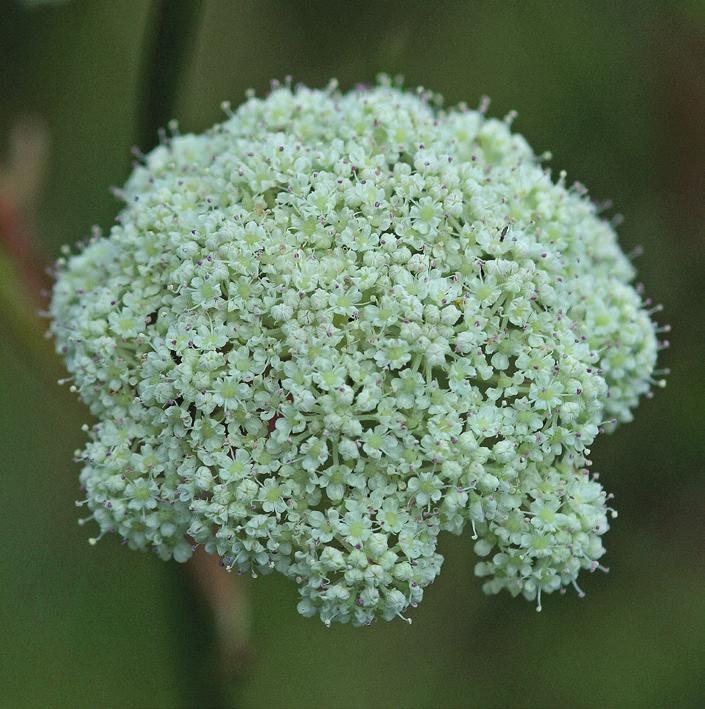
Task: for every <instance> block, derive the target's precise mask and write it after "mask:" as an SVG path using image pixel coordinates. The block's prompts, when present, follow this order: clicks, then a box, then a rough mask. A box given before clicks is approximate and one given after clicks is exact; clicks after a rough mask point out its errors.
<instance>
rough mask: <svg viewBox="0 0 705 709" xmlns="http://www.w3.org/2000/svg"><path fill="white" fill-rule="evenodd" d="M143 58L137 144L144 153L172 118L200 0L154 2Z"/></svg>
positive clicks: (196, 25)
mask: <svg viewBox="0 0 705 709" xmlns="http://www.w3.org/2000/svg"><path fill="white" fill-rule="evenodd" d="M153 7H154V11H153V12H154V20H153V24H152V26H151V27H150V28H149V29H148V32H149V34H150V37H149V39H148V42H147V47H146V51H145V56H144V65H143V66H144V68H143V70H142V88H141V96H140V104H139V105H140V110H139V119H138V120H139V125H138V129H137V130H138V136H137V137H138V145H139V146H140V148H141V149H142V150H143V151H145V152H147V151H149V150H151V149H152V148H153V147H154V146H155V145H156V143H157V137H158V131H159V129H160V128H163V127H164V126H166V124H167V123H168V122H169V120H171V119H172V118H173V117H174V109H175V106H176V98H177V92H178V89H179V88H180V86H181V83H182V81H183V74H184V70H185V68H186V66H187V63H188V59H189V56H190V54H191V49H192V47H193V45H194V42H195V39H196V36H197V34H198V27H199V18H200V15H201V13H202V9H203V3H202V2H201V0H156V1H155V2H154V3H153Z"/></svg>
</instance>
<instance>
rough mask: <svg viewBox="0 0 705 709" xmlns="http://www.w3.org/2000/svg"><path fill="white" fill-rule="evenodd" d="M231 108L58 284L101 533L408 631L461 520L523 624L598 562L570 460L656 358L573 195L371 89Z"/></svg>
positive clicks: (302, 603)
mask: <svg viewBox="0 0 705 709" xmlns="http://www.w3.org/2000/svg"><path fill="white" fill-rule="evenodd" d="M226 110H227V113H228V119H227V120H226V121H225V122H224V123H221V124H218V125H216V126H214V127H213V128H212V129H210V130H208V131H207V132H205V133H204V134H202V135H178V134H175V135H174V136H173V137H171V138H169V139H167V140H166V141H165V143H164V144H163V145H160V146H159V147H157V148H156V149H154V150H153V151H152V152H151V153H150V154H149V155H147V156H146V157H145V158H144V161H143V164H141V165H139V166H137V167H136V169H135V171H134V173H133V174H132V176H131V177H130V179H129V180H128V182H127V184H126V186H125V188H124V192H123V197H124V202H125V206H124V208H123V210H122V211H121V213H120V215H119V217H118V218H117V220H116V223H115V225H114V226H113V227H112V229H111V230H110V233H109V235H107V236H100V235H96V236H94V237H93V238H92V239H90V241H89V242H88V243H87V244H86V245H85V247H84V248H83V249H82V250H81V251H80V253H77V254H75V255H73V256H71V257H70V258H68V259H63V260H62V261H61V262H60V264H59V275H58V280H57V282H56V286H55V288H54V295H53V303H52V306H51V312H52V315H53V319H54V320H53V326H52V329H53V332H54V334H55V336H56V342H57V347H58V350H59V351H60V352H61V353H62V354H63V356H64V358H65V360H66V364H67V367H68V369H69V371H70V372H71V374H72V375H73V381H74V387H75V389H76V390H77V391H78V393H79V395H80V396H81V398H82V399H83V400H84V401H85V402H86V404H87V405H88V406H89V408H90V410H91V412H92V413H93V414H94V416H95V417H96V418H97V421H98V422H97V423H96V424H95V425H93V426H92V427H91V428H90V429H89V442H88V443H87V445H86V446H85V448H84V449H83V451H82V452H81V453H80V454H79V457H80V460H81V462H82V465H83V469H82V472H81V484H82V487H83V488H84V490H85V497H86V499H85V504H87V506H88V508H89V510H90V513H91V515H90V518H92V519H93V520H95V522H96V523H97V524H98V526H99V527H100V530H101V536H102V535H103V534H105V533H108V532H114V533H116V534H117V535H119V536H120V537H121V538H122V539H123V540H124V541H125V542H126V543H127V545H128V546H130V547H131V548H134V549H143V550H145V549H153V550H155V551H156V552H157V553H158V554H159V556H160V557H162V558H164V559H170V558H174V559H176V560H177V561H186V560H187V559H188V558H189V557H190V556H191V554H192V550H193V548H194V546H195V545H200V546H202V547H203V548H204V549H205V550H206V551H207V552H209V553H212V554H217V555H218V556H220V557H221V559H222V562H223V564H224V565H225V566H226V567H227V568H228V569H236V570H238V571H240V572H247V573H252V574H253V575H256V574H259V573H266V572H269V571H271V570H276V571H279V572H280V573H282V574H284V575H286V576H287V577H289V578H291V579H293V580H294V581H295V583H296V584H297V586H298V590H299V594H300V600H299V603H298V610H299V612H300V613H302V614H303V615H305V616H312V615H318V616H320V618H321V620H322V621H323V622H324V623H326V624H330V623H331V622H332V621H338V622H350V623H352V624H354V625H366V624H369V623H370V622H372V621H374V620H375V619H376V618H384V619H393V618H395V617H397V616H401V617H405V614H406V612H407V609H408V608H409V607H410V606H412V607H413V606H416V605H417V604H418V603H419V602H420V601H421V597H422V595H423V590H424V589H425V588H426V587H427V586H428V585H429V584H430V583H431V582H432V581H433V580H434V579H435V578H436V576H437V575H438V573H439V571H440V568H441V564H442V561H443V559H442V557H441V556H440V555H439V553H438V551H437V544H438V538H439V535H440V534H441V532H444V531H447V532H452V533H454V534H459V533H460V532H462V531H463V529H464V528H466V527H467V528H469V529H471V530H472V538H473V539H474V540H476V541H475V544H474V547H475V552H476V553H477V554H478V555H479V557H480V558H481V560H480V561H479V563H477V566H476V573H477V574H478V575H479V576H481V577H483V578H484V579H485V582H484V589H485V591H487V592H489V593H496V592H498V591H500V590H501V589H507V590H508V591H509V592H510V593H511V594H512V595H518V594H522V595H524V596H525V597H526V598H528V599H531V600H537V601H538V605H539V607H540V602H541V594H542V593H549V592H553V591H557V590H559V589H561V588H562V587H564V586H566V585H569V584H575V583H576V579H577V576H578V574H579V572H580V570H581V569H587V570H594V569H595V568H597V567H598V565H599V564H598V560H599V559H600V557H601V556H602V555H603V553H604V548H603V546H602V535H603V534H604V532H605V531H606V530H607V528H608V513H609V512H611V510H610V508H608V507H607V495H606V494H605V492H604V490H603V488H602V486H601V485H600V484H599V483H598V482H597V480H596V479H595V478H594V477H592V476H591V475H590V474H589V472H588V469H587V468H588V465H589V460H588V455H589V447H590V445H591V444H592V442H593V441H594V439H595V437H596V435H597V434H598V432H599V431H600V430H601V428H612V427H613V426H614V424H615V423H616V422H618V421H628V420H630V419H631V411H632V409H633V408H634V407H635V406H636V404H637V401H638V399H639V396H640V395H642V394H644V393H646V392H647V391H648V390H649V388H650V385H651V383H653V380H652V373H653V369H654V363H655V361H656V355H657V349H658V343H657V338H656V335H655V331H656V330H655V327H654V324H653V323H652V321H651V318H650V313H649V311H648V310H647V309H646V304H645V302H644V301H643V300H642V298H641V296H640V295H639V293H638V292H637V290H636V289H635V288H634V287H633V286H632V285H631V281H632V278H633V276H634V272H633V269H632V266H631V264H630V262H629V260H628V259H627V258H626V257H625V256H624V254H623V253H622V251H621V250H620V248H619V246H618V244H617V240H616V236H615V232H614V230H613V228H612V227H611V225H610V224H609V223H607V222H605V221H603V220H602V219H600V218H599V217H598V216H597V214H596V208H595V206H594V205H593V204H592V202H590V201H589V200H588V199H587V198H586V196H585V194H584V190H582V189H580V188H578V187H567V186H566V184H565V181H564V175H563V174H561V176H560V177H559V179H558V180H557V182H556V181H553V180H552V178H551V175H550V173H549V172H548V171H547V170H546V169H544V167H543V166H542V165H541V162H540V160H539V159H538V158H537V157H536V156H535V155H534V153H533V152H532V150H531V148H530V147H529V146H528V145H527V143H526V141H525V140H524V138H523V137H522V136H520V135H518V134H516V133H512V132H511V130H510V126H509V121H499V120H494V119H488V118H486V117H485V115H484V113H483V112H482V111H473V110H468V109H467V108H466V107H464V106H460V107H458V108H454V109H449V110H443V109H441V108H440V107H439V105H438V102H437V101H436V100H435V98H434V97H432V96H431V95H429V94H426V93H424V92H421V91H420V92H416V93H413V92H407V91H404V90H402V89H400V88H398V87H396V86H392V85H390V84H389V82H384V81H383V82H382V83H381V84H380V85H378V86H375V87H372V88H360V89H358V90H355V91H352V92H350V93H340V92H339V91H338V90H337V89H336V87H335V86H334V85H331V86H329V87H328V88H327V89H325V90H313V89H309V88H306V87H303V86H299V87H296V88H292V87H290V86H289V85H286V86H275V88H274V89H273V90H272V92H271V93H270V94H269V96H267V97H266V98H256V97H254V96H250V97H249V98H248V99H247V101H246V102H245V103H244V104H243V105H242V106H240V108H239V109H237V111H235V112H231V111H230V109H229V107H227V106H226ZM93 541H94V540H93ZM576 587H577V586H576Z"/></svg>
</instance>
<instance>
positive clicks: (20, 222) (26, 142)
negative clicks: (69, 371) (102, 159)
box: [0, 117, 68, 398]
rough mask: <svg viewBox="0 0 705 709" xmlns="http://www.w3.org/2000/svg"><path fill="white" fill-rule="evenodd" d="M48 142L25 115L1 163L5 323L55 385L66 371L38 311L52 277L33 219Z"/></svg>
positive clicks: (1, 313)
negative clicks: (47, 336) (48, 337)
mask: <svg viewBox="0 0 705 709" xmlns="http://www.w3.org/2000/svg"><path fill="white" fill-rule="evenodd" d="M48 142H49V141H48V137H47V132H46V129H45V127H44V125H43V124H42V123H41V122H40V121H38V120H37V119H35V118H31V117H27V118H23V119H21V120H19V121H18V122H17V124H16V125H15V127H14V128H13V129H12V130H11V131H10V133H9V135H8V140H7V150H6V156H5V159H4V160H3V163H2V165H0V328H1V329H2V334H3V336H5V337H6V338H7V340H9V341H10V342H11V343H14V346H15V347H16V348H17V350H18V351H19V352H21V353H22V358H23V361H25V362H26V363H28V364H29V365H30V367H31V370H32V372H33V374H35V375H37V376H39V377H40V378H43V379H45V380H46V381H48V382H49V381H50V382H51V383H52V384H53V383H55V382H56V380H57V378H58V377H60V376H61V374H62V372H63V370H62V368H61V366H60V364H59V361H58V358H57V357H56V355H55V354H54V352H53V347H52V346H51V343H50V342H49V341H48V340H47V338H46V337H45V330H46V325H45V322H44V321H42V320H41V319H40V318H39V317H38V315H37V310H38V309H40V308H41V307H43V306H44V305H45V304H46V303H45V301H46V289H47V288H48V286H49V278H48V276H47V273H46V270H45V259H44V258H43V257H42V256H41V255H40V253H39V248H38V242H37V239H36V235H35V229H34V220H33V214H34V211H35V208H36V204H37V202H38V199H39V194H40V192H41V186H42V182H43V176H44V169H45V166H46V161H47V153H48ZM67 398H68V397H67Z"/></svg>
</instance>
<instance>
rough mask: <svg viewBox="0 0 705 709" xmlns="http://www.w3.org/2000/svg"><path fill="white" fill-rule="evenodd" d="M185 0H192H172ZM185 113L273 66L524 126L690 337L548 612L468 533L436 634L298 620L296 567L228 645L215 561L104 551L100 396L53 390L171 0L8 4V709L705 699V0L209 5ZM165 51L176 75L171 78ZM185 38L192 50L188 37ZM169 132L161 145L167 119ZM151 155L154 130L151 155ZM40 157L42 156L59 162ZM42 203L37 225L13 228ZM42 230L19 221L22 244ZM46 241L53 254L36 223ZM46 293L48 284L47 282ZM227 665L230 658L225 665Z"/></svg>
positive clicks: (4, 192)
mask: <svg viewBox="0 0 705 709" xmlns="http://www.w3.org/2000/svg"><path fill="white" fill-rule="evenodd" d="M172 2H174V5H175V6H179V7H180V11H181V12H183V11H184V10H183V5H184V2H183V0H172ZM191 4H192V5H194V6H197V7H196V8H195V11H193V10H194V8H190V9H187V13H188V12H192V18H193V19H192V20H189V22H190V25H189V27H190V29H188V30H187V31H186V33H185V34H184V42H188V41H189V40H190V41H191V42H192V45H193V46H192V51H191V52H182V53H181V54H182V55H184V54H185V55H186V64H185V68H184V70H183V72H182V73H181V75H180V76H177V77H176V78H177V79H178V84H177V100H176V102H175V103H174V105H173V106H172V107H171V113H172V114H173V117H175V118H178V120H179V122H180V124H181V128H182V131H190V130H193V131H200V130H202V129H204V128H206V127H208V126H210V125H211V124H212V123H214V122H216V121H218V120H220V119H221V118H222V113H221V109H220V104H221V101H223V100H224V99H229V100H231V101H232V102H233V104H237V103H238V102H239V101H240V100H241V99H242V98H243V95H244V91H245V90H246V89H247V88H249V87H253V88H254V89H256V90H257V92H258V93H260V94H261V93H264V92H266V90H267V89H268V86H269V81H270V79H271V78H273V77H277V78H283V77H284V76H285V75H287V74H291V75H292V76H293V77H294V79H295V80H297V81H303V82H306V83H309V84H312V85H319V86H320V85H323V84H325V83H326V82H327V80H328V79H329V78H330V77H337V78H338V79H339V80H340V82H341V85H342V86H343V87H344V88H347V87H350V86H352V85H354V84H355V83H357V82H360V81H371V80H373V79H374V77H375V75H376V74H377V73H378V72H380V71H385V72H388V73H391V74H397V73H400V74H403V75H404V76H405V78H406V83H407V84H409V85H412V86H413V85H418V84H421V85H424V86H425V87H428V88H430V89H432V90H434V91H438V92H441V93H442V94H444V96H445V98H446V102H447V103H451V104H452V103H455V102H458V101H461V100H465V101H467V102H468V103H469V104H470V105H478V104H479V102H480V99H481V96H482V95H484V94H487V95H489V96H490V97H491V98H492V104H491V108H490V113H491V114H493V115H497V116H503V115H504V114H506V113H507V112H508V111H509V110H510V109H517V110H518V111H519V117H518V119H517V120H516V122H515V124H514V126H515V128H516V129H517V130H519V131H520V132H522V133H523V134H524V135H525V136H526V137H527V138H528V140H529V141H530V143H531V144H532V145H533V146H534V148H535V150H536V151H537V152H543V151H544V150H550V151H551V152H552V153H553V159H552V161H551V164H552V165H553V167H554V169H555V170H558V169H561V168H565V169H566V170H567V171H568V176H569V178H570V179H574V180H580V181H581V182H583V183H584V184H586V185H587V186H588V187H589V188H590V193H591V195H592V197H593V199H595V200H597V201H603V200H605V199H611V200H612V201H613V203H614V205H615V207H614V208H613V209H612V210H610V211H609V212H608V216H609V217H611V216H613V215H615V214H617V213H620V214H622V215H624V223H623V224H622V225H621V226H620V227H619V232H620V235H621V240H622V244H623V246H624V249H625V250H626V251H632V250H634V249H637V248H638V247H643V250H644V253H643V255H641V256H639V257H638V259H637V261H636V263H637V265H638V268H639V277H640V279H641V280H643V282H644V283H645V284H646V289H647V292H648V293H649V294H650V295H651V296H652V297H653V299H654V301H655V302H658V303H663V304H664V313H663V314H662V316H660V317H661V319H662V321H664V322H670V323H671V324H672V326H673V332H672V333H671V335H669V337H670V339H671V345H672V346H671V348H670V349H669V350H666V351H665V352H664V353H663V355H662V359H661V362H662V363H663V366H667V367H670V368H671V369H672V374H671V375H670V377H669V384H668V387H667V389H665V390H664V391H660V390H659V391H657V392H656V396H655V397H654V399H653V400H651V401H649V400H645V401H644V402H643V403H642V405H641V407H640V409H639V410H638V411H637V416H636V421H635V422H634V423H632V424H630V425H628V426H625V427H622V428H620V429H619V430H618V431H617V432H616V433H615V434H613V435H612V436H609V437H605V438H604V439H602V438H601V439H598V442H597V444H596V445H595V446H594V448H593V456H592V457H593V460H594V468H595V469H596V470H598V471H600V473H601V479H602V481H603V482H604V484H605V485H606V487H607V488H608V490H611V491H613V492H614V493H615V495H616V506H617V507H618V508H619V512H620V516H619V519H618V520H616V521H615V523H614V525H613V528H612V530H611V531H610V532H609V534H608V536H607V546H608V552H609V553H608V556H607V557H606V559H607V561H606V563H608V564H609V566H610V567H611V572H610V573H609V574H608V575H602V574H595V575H592V576H591V575H588V576H587V577H586V578H584V579H583V581H581V583H583V585H584V587H585V590H586V591H587V593H588V597H587V598H586V599H584V600H580V599H578V598H577V597H576V596H575V594H572V593H568V594H567V595H566V596H565V597H559V596H551V597H550V598H547V599H546V600H545V603H544V611H543V613H541V614H537V613H536V612H535V610H534V606H533V604H530V603H526V602H525V601H523V600H521V599H512V598H511V597H509V596H508V595H501V596H498V597H490V598H487V597H485V596H484V595H483V594H482V593H481V591H480V581H479V580H478V579H476V578H474V576H473V565H474V561H475V560H474V558H473V552H472V543H471V541H470V540H469V538H468V537H467V536H465V537H461V538H453V537H447V538H446V539H445V540H444V542H443V544H442V549H441V551H442V552H443V553H444V554H445V556H446V562H445V565H444V569H443V573H442V574H441V575H440V577H439V579H438V581H437V582H436V583H435V584H434V585H433V586H431V587H430V589H429V590H428V591H427V594H426V596H425V599H424V602H423V604H422V605H421V606H420V607H419V608H418V609H417V610H416V611H415V612H414V613H413V620H414V622H413V625H412V626H407V625H406V624H404V623H401V622H398V623H382V624H378V625H376V626H374V627H372V628H369V629H352V628H349V627H332V628H330V629H326V628H325V627H324V626H322V625H321V624H320V623H318V622H317V621H316V620H305V619H303V618H301V617H300V616H298V615H297V614H296V610H295V606H296V590H295V588H294V586H293V584H291V583H290V582H288V581H286V580H285V579H283V578H280V577H278V576H271V577H267V578H260V579H257V580H256V581H255V580H252V579H240V580H239V584H240V586H239V587H238V593H247V594H248V596H249V598H250V603H251V605H252V621H251V623H252V625H251V636H250V640H249V642H250V655H249V659H248V661H247V662H245V660H244V659H243V658H242V656H241V655H237V654H236V655H234V656H233V657H231V658H230V659H229V660H228V658H227V657H226V658H225V659H224V658H223V657H222V654H220V655H219V650H218V645H217V642H216V639H215V638H216V633H215V626H214V622H213V613H212V611H211V608H210V606H209V605H208V604H207V603H206V602H205V600H204V598H203V596H202V594H201V593H200V592H199V590H198V587H197V585H196V584H194V582H193V575H189V574H188V572H187V570H186V569H184V568H183V567H179V566H178V565H177V564H175V563H170V564H167V563H163V562H161V561H159V560H158V559H157V558H156V557H153V556H152V555H146V554H145V555H142V554H139V553H136V552H129V551H127V550H126V549H123V548H121V547H120V544H119V540H117V539H106V540H103V541H102V542H101V543H100V544H99V545H97V546H96V547H90V546H89V545H88V544H87V541H86V540H87V538H88V536H90V534H92V533H94V532H93V531H88V530H87V529H86V528H83V529H82V528H80V527H79V526H78V525H77V518H78V517H79V516H80V510H77V509H76V508H75V507H74V500H75V499H76V498H77V497H78V496H79V494H80V491H79V488H78V468H77V466H76V464H75V463H73V462H72V452H73V451H74V449H76V448H78V447H80V446H81V445H82V442H83V435H84V434H83V433H82V432H81V430H80V426H81V423H83V422H84V421H86V420H88V416H87V413H86V412H85V411H84V410H83V407H82V406H81V405H80V404H78V403H77V402H76V401H75V400H74V397H73V396H71V395H70V394H69V392H68V391H67V387H63V388H60V387H58V386H57V385H56V383H55V380H56V378H57V377H58V376H61V374H60V372H61V370H60V366H59V364H58V362H57V361H56V360H55V359H54V358H53V357H52V355H51V353H50V352H49V350H47V349H43V348H42V346H41V341H40V339H39V338H38V336H37V332H39V329H40V328H42V327H44V324H39V325H36V324H34V325H33V324H32V323H35V321H34V320H33V318H32V316H31V315H29V316H28V315H27V313H28V312H34V310H36V309H37V307H38V306H37V304H35V303H32V302H31V293H29V292H28V290H27V288H26V286H27V284H28V283H30V284H34V285H36V284H37V282H38V280H39V278H38V277H37V275H36V274H37V270H36V268H35V264H36V262H37V261H38V260H41V259H45V260H46V261H51V260H52V259H54V258H56V257H57V256H58V254H59V250H60V247H61V245H62V244H65V243H73V242H75V241H77V240H79V239H81V238H82V237H84V236H86V235H87V234H88V233H89V232H90V228H91V226H92V225H93V224H98V225H101V226H102V227H103V228H106V227H109V225H110V223H111V220H112V219H113V217H114V216H115V214H116V212H117V210H118V207H119V204H118V202H117V201H116V200H115V198H114V197H113V196H112V195H111V193H110V191H109V187H110V186H111V185H120V184H122V182H123V181H124V180H125V178H126V177H127V175H128V174H129V170H130V169H131V156H130V148H131V146H133V145H134V144H135V143H136V142H139V141H140V140H142V137H141V136H143V135H144V133H143V132H141V131H142V129H141V127H140V125H141V124H140V118H139V116H140V115H142V114H143V113H144V111H143V110H141V108H140V106H141V105H142V103H143V101H144V98H143V96H144V93H143V88H142V87H143V86H144V75H145V74H144V72H145V70H146V69H145V67H146V65H147V64H148V63H149V62H150V61H151V62H152V64H151V69H150V70H151V71H153V70H154V62H153V61H152V60H150V59H149V57H150V56H151V55H153V51H154V50H153V48H154V37H155V33H156V26H157V23H156V19H155V18H156V16H157V14H158V11H159V9H160V8H162V7H163V5H164V3H163V2H162V3H158V2H146V1H139V0H120V1H119V2H103V1H99V0H92V1H88V0H83V1H81V0H69V1H67V2H63V3H60V2H53V3H52V2H46V1H45V2H43V3H40V2H36V1H35V2H24V3H20V2H15V0H3V1H2V3H0V156H1V159H0V293H3V294H4V295H3V298H4V299H3V301H2V303H3V304H2V307H1V308H0V476H1V477H0V480H1V481H2V485H1V487H0V489H1V490H2V500H1V503H0V504H1V512H0V530H2V532H1V537H0V539H2V554H0V559H1V561H0V566H1V571H0V704H2V705H3V706H8V707H10V706H12V707H16V706H28V707H29V706H61V707H64V706H66V707H80V706H86V707H102V706H115V707H123V706H125V707H128V706H164V707H184V706H221V705H222V706H234V705H235V706H241V707H278V706H287V707H303V706H306V707H339V706H340V707H347V706H360V707H363V706H370V707H378V706H403V707H445V706H453V707H454V706H493V707H500V706H501V707H514V706H517V707H545V706H571V707H605V706H614V707H664V706H677V707H685V706H703V705H704V703H705V592H704V591H705V474H704V472H703V460H704V459H705V307H704V300H705V198H704V197H705V2H703V0H691V1H678V2H675V1H674V2H663V1H662V2H656V1H655V0H654V1H650V0H629V1H627V0H624V1H623V2H584V1H583V0H579V1H573V0H563V1H562V2H549V1H548V0H544V1H536V0H532V1H528V2H521V3H519V2H470V1H468V2H433V3H429V2H416V1H414V2H411V1H408V2H380V1H379V0H377V1H375V2H355V3H350V2H338V1H333V0H327V1H316V2H313V1H309V2H284V1H283V0H282V1H279V2H277V1H274V0H256V1H255V0H249V1H240V2H228V1H226V0H207V1H206V2H203V3H191ZM170 51H171V50H169V51H167V50H164V55H163V56H162V57H161V58H160V60H159V61H160V62H161V65H159V66H158V68H159V71H160V72H163V73H164V76H165V77H167V76H171V75H173V74H174V72H173V71H172V70H173V69H174V66H175V65H174V59H173V57H172V55H171V54H170ZM177 53H178V52H177ZM154 137H156V136H154ZM142 147H149V146H145V145H142ZM42 171H43V174H42ZM18 220H19V221H18ZM18 235H19V236H18ZM28 239H29V240H31V239H34V247H33V248H34V250H35V252H36V254H35V255H34V256H33V255H32V253H31V249H28V248H27V240H28ZM34 285H32V286H30V288H33V287H34ZM223 664H225V669H223Z"/></svg>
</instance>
